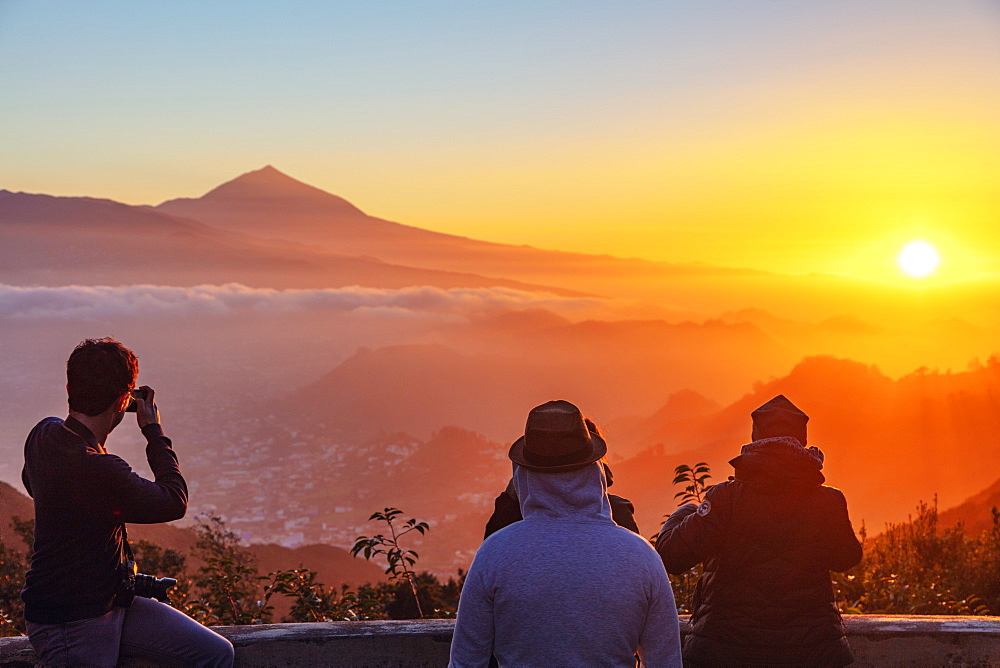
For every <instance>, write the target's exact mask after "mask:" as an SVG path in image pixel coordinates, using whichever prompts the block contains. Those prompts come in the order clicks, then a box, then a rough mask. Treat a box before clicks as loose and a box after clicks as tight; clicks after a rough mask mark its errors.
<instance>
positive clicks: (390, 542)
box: [351, 508, 429, 618]
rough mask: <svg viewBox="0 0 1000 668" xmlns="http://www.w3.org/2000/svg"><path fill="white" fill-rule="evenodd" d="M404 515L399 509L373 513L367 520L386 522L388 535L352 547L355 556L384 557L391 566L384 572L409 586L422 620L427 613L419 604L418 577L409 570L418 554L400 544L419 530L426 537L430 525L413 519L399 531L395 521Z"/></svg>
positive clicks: (361, 538) (360, 539)
mask: <svg viewBox="0 0 1000 668" xmlns="http://www.w3.org/2000/svg"><path fill="white" fill-rule="evenodd" d="M402 514H403V511H402V510H399V509H398V508H385V509H384V510H382V511H381V512H374V513H372V515H371V517H369V518H368V519H369V520H378V521H379V522H385V523H386V526H388V527H389V536H385V535H383V534H376V535H374V536H372V537H370V538H369V537H368V536H358V538H357V540H356V541H355V543H354V547H352V548H351V554H352V555H354V556H355V557H356V556H358V553H360V552H364V555H365V559H368V560H370V559H371V558H372V557H373V556H376V555H379V554H381V555H383V556H384V557H385V560H386V563H387V564H388V566H387V567H386V569H385V573H386V575H388V576H389V580H392V581H395V580H402V581H404V582H405V583H406V584H407V585H408V586H409V589H410V593H411V594H412V595H413V603H414V605H415V606H416V609H417V614H416V617H418V618H419V617H423V616H424V612H423V608H422V607H421V605H420V597H419V596H418V595H417V594H418V591H417V583H416V574H415V573H414V572H413V571H412V570H410V567H411V566H413V565H414V564H416V563H417V557H418V556H419V555H418V554H417V553H416V552H414V551H413V550H404V549H403V548H402V547H401V546H400V545H399V539H400V538H402V537H403V536H405V535H406V534H408V533H410V532H411V531H417V532H419V533H420V534H421V535H423V534H424V533H425V532H426V531H427V530H428V529H429V527H428V526H427V522H418V521H417V520H415V519H412V518H411V519H409V520H406V521H405V522H403V524H402V527H401V528H400V530H399V531H397V530H396V525H395V524H394V522H395V520H396V518H397V517H398V516H399V515H402Z"/></svg>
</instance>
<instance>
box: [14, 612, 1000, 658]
mask: <svg viewBox="0 0 1000 668" xmlns="http://www.w3.org/2000/svg"><path fill="white" fill-rule="evenodd" d="M686 621H687V620H686V619H685V618H682V625H681V632H682V633H687V630H688V628H687V623H686ZM844 622H845V625H846V626H847V635H848V638H849V639H850V643H851V647H852V648H853V649H854V654H855V659H856V661H855V664H854V665H855V666H880V667H883V666H886V667H894V666H900V667H902V666H920V667H931V666H970V667H971V666H1000V617H922V616H907V615H878V616H877V615H848V616H845V617H844ZM454 626H455V622H454V621H453V620H440V619H435V620H425V621H387V622H333V623H324V624H267V625H263V626H219V627H215V628H216V630H217V631H218V632H219V633H221V634H222V635H224V636H226V637H227V638H229V640H230V641H231V642H232V643H233V645H234V646H235V647H236V665H237V666H241V667H242V666H246V667H251V666H252V667H255V668H256V667H258V666H259V667H261V668H263V667H264V666H268V667H270V666H302V667H308V666H349V667H361V666H444V665H446V664H447V663H448V651H449V648H450V646H451V637H452V632H453V630H454ZM36 665H37V663H36V659H35V655H34V652H32V650H31V645H30V644H29V643H28V639H27V638H0V666H2V667H3V668H15V667H16V668H32V667H34V666H36ZM122 665H126V666H132V667H140V666H141V667H146V666H152V665H154V664H150V663H146V662H137V661H132V662H128V663H123V664H122Z"/></svg>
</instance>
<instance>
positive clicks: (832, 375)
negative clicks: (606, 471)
mask: <svg viewBox="0 0 1000 668" xmlns="http://www.w3.org/2000/svg"><path fill="white" fill-rule="evenodd" d="M777 394H784V395H785V396H787V397H788V398H790V399H791V400H792V401H793V402H795V404H796V405H798V406H799V407H800V408H801V409H802V410H804V411H805V412H806V413H807V414H808V415H809V416H810V421H809V444H810V445H817V446H819V447H820V448H821V449H822V450H823V451H824V452H825V454H826V465H825V467H824V472H825V473H826V477H827V483H828V484H830V485H833V486H835V487H839V488H841V489H843V490H844V492H845V493H846V495H847V499H848V505H849V507H850V509H851V515H852V518H853V519H854V521H855V524H856V526H860V523H861V521H862V520H864V521H865V522H866V524H867V526H868V528H869V530H870V531H874V532H878V531H880V530H881V529H882V528H883V525H884V523H885V522H886V521H899V520H902V519H904V518H906V517H907V515H908V514H910V513H912V512H913V509H914V508H915V506H916V504H917V502H918V501H920V500H925V501H930V500H931V499H932V498H933V497H934V495H935V494H936V495H938V498H939V499H940V503H941V505H942V507H945V508H947V507H949V506H953V505H956V504H958V503H959V502H961V501H962V500H964V499H966V498H968V497H969V495H970V493H972V492H974V490H977V489H983V488H985V487H986V486H987V485H990V484H991V483H994V481H995V479H996V472H997V470H1000V436H998V434H1000V362H997V361H994V362H991V363H989V364H987V365H985V366H982V367H980V368H978V369H975V370H972V371H967V372H962V373H935V372H930V371H926V370H922V371H920V372H917V373H914V374H911V375H909V376H906V377H903V378H900V379H899V380H892V379H890V378H888V377H887V376H885V375H883V374H882V373H881V372H879V371H878V369H876V368H874V367H870V366H867V365H864V364H860V363H857V362H852V361H849V360H843V359H834V358H825V357H816V358H809V359H806V360H804V361H803V362H801V363H800V364H799V365H797V366H796V367H795V368H794V369H793V370H792V372H791V373H790V374H788V375H787V376H785V377H782V378H778V379H775V380H772V381H769V382H767V383H763V384H759V385H757V386H756V387H755V388H754V390H753V391H752V392H751V393H750V394H748V395H746V396H745V397H743V398H742V399H740V400H739V401H737V402H735V403H733V404H731V405H729V406H727V407H725V408H723V409H721V410H718V411H715V412H713V413H710V414H708V415H703V416H701V417H697V418H694V419H693V420H692V419H691V418H690V417H689V416H686V415H678V414H676V412H673V411H669V410H665V411H664V412H663V414H662V415H659V416H657V417H655V418H650V419H649V420H648V421H646V422H645V423H640V424H638V425H636V427H635V431H633V432H632V434H633V435H634V437H635V438H638V439H642V440H641V441H639V442H632V443H631V444H630V446H631V447H633V448H638V447H644V448H646V449H645V450H644V451H643V452H642V453H640V454H639V455H637V456H635V457H633V458H631V459H629V460H627V461H624V462H619V463H616V464H615V474H616V475H615V479H616V490H618V493H619V494H622V495H623V496H627V497H629V498H631V499H632V500H633V501H634V502H635V503H636V507H637V509H638V511H639V518H640V520H641V522H640V526H641V527H642V528H643V529H644V530H646V527H647V526H648V527H652V526H654V525H658V523H659V520H660V516H661V515H663V514H664V513H667V512H669V511H670V510H672V509H673V508H674V507H676V504H675V503H674V501H673V494H674V492H676V491H677V490H676V489H674V488H673V486H672V485H671V479H672V473H673V468H674V467H675V466H676V465H678V464H681V463H687V464H693V463H695V462H698V461H707V462H708V463H709V464H710V465H711V466H712V471H713V475H714V480H713V482H717V481H720V480H725V478H726V476H728V475H731V474H732V468H731V467H730V466H729V464H728V463H727V462H728V461H729V460H730V459H731V458H733V457H735V456H736V455H738V454H739V449H740V446H741V445H743V444H744V443H747V442H749V440H750V412H751V411H752V410H753V409H754V408H756V407H757V406H759V405H761V404H762V403H764V402H765V401H767V400H768V399H770V398H771V397H773V396H775V395H777ZM620 437H621V439H622V440H628V439H629V434H622V435H620ZM990 489H991V490H992V489H993V488H990ZM990 493H991V492H990V490H987V492H984V493H983V494H984V495H985V496H984V503H988V502H990V501H989V499H990V498H992V497H990ZM977 498H978V497H977ZM949 512H951V511H949ZM955 516H956V517H958V516H959V511H958V510H957V509H956V510H955ZM976 516H977V517H979V516H981V513H979V514H978V515H976ZM950 517H951V516H950V515H949V518H950Z"/></svg>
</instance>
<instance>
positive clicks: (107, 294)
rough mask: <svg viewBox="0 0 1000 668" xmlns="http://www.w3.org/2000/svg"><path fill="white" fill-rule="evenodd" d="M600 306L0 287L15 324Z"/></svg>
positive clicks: (412, 290) (234, 289)
mask: <svg viewBox="0 0 1000 668" xmlns="http://www.w3.org/2000/svg"><path fill="white" fill-rule="evenodd" d="M601 301H602V300H598V299H588V298H563V297H559V296H556V295H552V294H548V293H539V292H529V291H521V290H513V289H509V288H453V289H441V288H435V287H428V286H422V287H407V288H401V289H380V288H366V287H358V286H354V287H346V288H327V289H310V290H275V289H271V288H251V287H247V286H245V285H241V284H239V283H227V284H225V285H198V286H194V287H176V286H166V285H127V286H100V285H98V286H86V285H67V286H60V287H22V286H14V285H4V284H0V316H2V317H4V318H11V319H18V320H43V319H74V320H90V319H106V318H114V317H130V316H142V317H144V318H150V317H183V316H192V315H203V316H210V315H226V314H231V313H238V312H257V313H262V314H266V313H287V312H291V311H306V310H324V311H339V312H358V313H365V314H370V315H373V316H379V315H382V316H387V317H401V316H405V315H406V314H410V313H435V314H441V315H449V314H451V315H477V314H483V313H490V312H495V311H501V310H523V309H535V308H538V309H546V310H550V311H555V312H560V313H565V314H570V313H574V312H576V313H581V312H584V311H587V310H589V309H592V308H594V307H596V306H598V305H599V304H600V302H601Z"/></svg>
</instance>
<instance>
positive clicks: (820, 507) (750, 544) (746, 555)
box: [656, 437, 861, 666]
mask: <svg viewBox="0 0 1000 668" xmlns="http://www.w3.org/2000/svg"><path fill="white" fill-rule="evenodd" d="M730 463H731V464H732V465H733V467H734V468H735V469H736V475H735V477H734V478H733V479H730V480H729V481H728V482H723V483H720V484H718V485H715V486H714V487H712V488H711V489H709V490H708V493H707V495H706V501H705V502H704V503H702V505H701V506H700V507H695V506H694V505H692V504H689V505H687V506H684V507H682V508H679V509H678V510H677V511H676V512H674V514H673V515H671V517H670V518H669V519H668V520H667V522H666V523H665V524H664V527H663V529H662V530H661V532H660V535H659V537H658V539H657V542H656V550H657V552H659V554H660V557H661V558H662V559H663V563H664V565H665V566H666V568H667V571H669V572H670V573H675V574H678V573H682V572H684V571H686V570H687V569H689V568H691V567H692V566H694V565H696V564H698V563H702V564H704V573H703V575H702V577H701V580H700V581H699V583H698V587H697V590H696V592H695V601H694V606H693V612H692V616H691V623H692V634H691V636H690V637H689V638H688V640H687V641H686V643H685V647H684V657H685V660H686V661H689V662H691V663H692V665H712V666H739V665H808V666H842V665H847V664H848V663H850V662H851V654H850V649H849V648H848V646H847V641H846V639H845V637H844V630H843V624H842V622H841V619H840V613H839V612H838V610H837V606H836V604H835V603H834V596H833V587H832V584H831V582H830V571H844V570H847V569H849V568H851V567H852V566H854V565H856V564H857V563H858V562H859V561H860V560H861V544H860V543H859V542H858V540H857V538H856V537H855V535H854V530H853V528H852V527H851V521H850V518H849V517H848V514H847V501H846V500H845V499H844V495H843V494H842V493H841V492H840V490H837V489H834V488H832V487H827V486H824V485H823V482H824V481H825V478H824V476H823V474H822V472H821V470H820V469H821V468H822V453H820V451H819V450H818V449H816V448H808V449H806V448H803V447H802V446H801V445H799V442H798V441H797V440H795V439H794V438H790V437H779V438H768V439H762V440H759V441H754V442H753V443H751V444H749V445H747V446H744V448H743V452H742V454H741V455H740V456H739V457H737V458H736V459H734V460H732V462H730Z"/></svg>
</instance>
